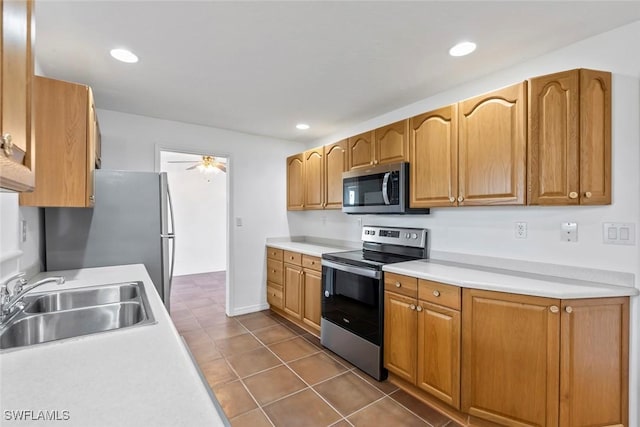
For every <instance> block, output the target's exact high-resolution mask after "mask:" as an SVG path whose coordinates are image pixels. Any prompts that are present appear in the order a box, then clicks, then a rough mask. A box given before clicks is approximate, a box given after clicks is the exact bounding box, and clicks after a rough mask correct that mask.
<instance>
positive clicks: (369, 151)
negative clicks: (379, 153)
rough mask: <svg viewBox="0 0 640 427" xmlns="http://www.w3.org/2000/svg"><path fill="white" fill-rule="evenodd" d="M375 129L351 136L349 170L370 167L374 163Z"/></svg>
mask: <svg viewBox="0 0 640 427" xmlns="http://www.w3.org/2000/svg"><path fill="white" fill-rule="evenodd" d="M373 144H374V131H369V132H365V133H362V134H360V135H356V136H352V137H351V138H349V170H353V169H359V168H368V167H371V166H373V165H374V157H375V150H374V147H373Z"/></svg>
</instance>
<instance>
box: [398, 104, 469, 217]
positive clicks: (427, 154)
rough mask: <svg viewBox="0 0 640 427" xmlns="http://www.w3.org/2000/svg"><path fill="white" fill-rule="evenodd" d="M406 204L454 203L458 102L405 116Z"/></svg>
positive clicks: (456, 166) (430, 205)
mask: <svg viewBox="0 0 640 427" xmlns="http://www.w3.org/2000/svg"><path fill="white" fill-rule="evenodd" d="M409 123H410V128H409V130H410V137H409V147H410V148H409V153H410V159H411V167H410V168H409V169H410V170H409V175H410V176H411V186H410V188H409V191H410V198H411V199H410V206H411V207H412V208H428V207H433V206H455V205H456V204H457V197H458V105H457V104H454V105H450V106H448V107H444V108H440V109H438V110H435V111H431V112H429V113H425V114H421V115H419V116H416V117H412V118H411V119H409Z"/></svg>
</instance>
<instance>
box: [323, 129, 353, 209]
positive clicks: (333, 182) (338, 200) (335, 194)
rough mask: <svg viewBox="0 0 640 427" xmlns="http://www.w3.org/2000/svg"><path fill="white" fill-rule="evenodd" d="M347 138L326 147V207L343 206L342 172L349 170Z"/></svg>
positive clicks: (336, 207)
mask: <svg viewBox="0 0 640 427" xmlns="http://www.w3.org/2000/svg"><path fill="white" fill-rule="evenodd" d="M347 145H348V142H347V140H346V139H345V140H343V141H340V142H336V143H334V144H331V145H327V146H326V147H324V152H325V158H324V164H325V172H324V176H325V196H324V200H325V204H324V207H325V209H341V208H342V173H343V172H345V171H347V168H348V166H349V165H348V162H347Z"/></svg>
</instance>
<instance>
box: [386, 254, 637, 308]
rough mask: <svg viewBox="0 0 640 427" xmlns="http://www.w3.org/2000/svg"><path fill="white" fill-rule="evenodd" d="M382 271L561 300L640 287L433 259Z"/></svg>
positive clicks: (622, 293)
mask: <svg viewBox="0 0 640 427" xmlns="http://www.w3.org/2000/svg"><path fill="white" fill-rule="evenodd" d="M383 270H384V271H388V272H390V273H397V274H403V275H406V276H412V277H417V278H419V279H426V280H432V281H435V282H441V283H447V284H450V285H456V286H460V287H463V288H473V289H484V290H488V291H498V292H510V293H514V294H522V295H532V296H539V297H548V298H559V299H576V298H600V297H617V296H634V295H638V293H639V292H638V289H636V288H634V287H629V286H614V285H607V284H602V283H596V282H588V281H584V280H575V279H566V278H560V277H553V276H545V275H541V274H532V273H520V272H515V271H513V272H512V271H508V270H500V269H495V268H487V267H476V266H473V265H463V264H454V263H445V262H439V261H433V260H418V261H408V262H402V263H397V264H387V265H385V266H384V267H383Z"/></svg>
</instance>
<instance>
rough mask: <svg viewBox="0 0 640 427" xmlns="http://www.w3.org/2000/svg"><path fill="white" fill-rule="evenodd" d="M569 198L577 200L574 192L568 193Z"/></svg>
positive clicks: (576, 194)
mask: <svg viewBox="0 0 640 427" xmlns="http://www.w3.org/2000/svg"><path fill="white" fill-rule="evenodd" d="M569 198H570V199H577V198H578V193H576V192H575V191H572V192H571V193H569Z"/></svg>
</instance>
